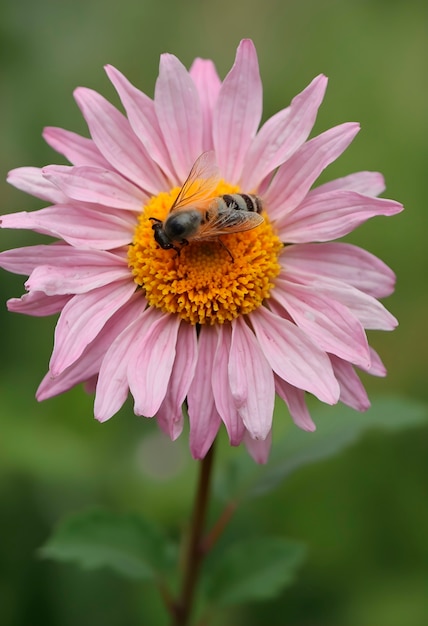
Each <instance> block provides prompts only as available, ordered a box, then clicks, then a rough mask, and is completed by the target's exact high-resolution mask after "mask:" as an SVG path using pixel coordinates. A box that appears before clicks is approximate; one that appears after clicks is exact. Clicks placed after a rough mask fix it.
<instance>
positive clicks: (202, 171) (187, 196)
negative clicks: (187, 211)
mask: <svg viewBox="0 0 428 626" xmlns="http://www.w3.org/2000/svg"><path fill="white" fill-rule="evenodd" d="M219 180H220V172H219V169H218V167H217V163H216V160H215V154H214V151H213V150H210V151H209V152H203V153H202V154H201V156H200V157H198V158H197V159H196V161H195V163H194V164H193V167H192V169H191V170H190V174H189V176H188V177H187V179H186V180H185V182H184V185H183V186H182V188H181V189H180V191H179V192H178V196H177V197H176V199H175V200H174V204H173V205H172V207H171V209H170V213H174V212H175V211H179V210H180V209H183V208H185V207H189V206H193V207H195V208H201V205H202V206H204V205H206V202H207V200H210V199H211V198H212V196H213V191H214V189H215V188H216V187H217V184H218V181H219Z"/></svg>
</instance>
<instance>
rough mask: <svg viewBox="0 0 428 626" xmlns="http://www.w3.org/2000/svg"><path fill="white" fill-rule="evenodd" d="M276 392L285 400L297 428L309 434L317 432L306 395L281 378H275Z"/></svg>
mask: <svg viewBox="0 0 428 626" xmlns="http://www.w3.org/2000/svg"><path fill="white" fill-rule="evenodd" d="M275 391H276V393H277V394H278V395H279V397H280V398H282V400H284V402H285V404H286V405H287V408H288V410H289V412H290V415H291V418H292V420H293V422H294V423H295V424H296V426H298V427H299V428H301V429H302V430H306V431H308V432H313V431H314V430H316V426H315V424H314V423H313V421H312V418H311V416H310V413H309V411H308V407H307V406H306V401H305V393H304V392H303V391H302V390H301V389H297V387H293V385H289V384H288V383H287V382H286V381H285V380H283V379H282V378H280V377H279V376H275Z"/></svg>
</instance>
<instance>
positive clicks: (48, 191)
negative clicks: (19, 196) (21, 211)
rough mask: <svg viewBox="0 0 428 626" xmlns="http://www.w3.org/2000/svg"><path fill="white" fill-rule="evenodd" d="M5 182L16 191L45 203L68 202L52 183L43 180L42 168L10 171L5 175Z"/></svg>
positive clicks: (22, 168) (24, 168)
mask: <svg viewBox="0 0 428 626" xmlns="http://www.w3.org/2000/svg"><path fill="white" fill-rule="evenodd" d="M7 182H8V183H10V184H11V185H13V186H14V187H16V188H17V189H20V190H21V191H25V193H29V194H31V195H32V196H35V197H36V198H41V199H42V200H46V201H47V202H52V203H54V204H55V203H57V202H67V200H68V198H67V196H66V195H64V193H62V192H61V191H60V190H59V189H58V187H57V186H56V185H55V184H54V183H52V182H51V181H49V180H47V179H46V178H45V176H44V175H43V170H42V168H39V167H18V168H16V169H14V170H11V171H10V172H9V174H8V175H7Z"/></svg>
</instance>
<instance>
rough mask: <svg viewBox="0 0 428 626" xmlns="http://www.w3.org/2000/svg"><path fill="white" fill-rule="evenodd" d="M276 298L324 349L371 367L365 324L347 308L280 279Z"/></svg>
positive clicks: (355, 362)
mask: <svg viewBox="0 0 428 626" xmlns="http://www.w3.org/2000/svg"><path fill="white" fill-rule="evenodd" d="M272 297H273V298H275V300H277V301H278V302H279V303H280V304H281V305H282V306H283V307H284V308H285V309H286V311H287V312H288V313H289V315H291V317H292V318H293V320H294V321H295V323H296V324H297V326H299V328H301V329H302V330H304V331H305V333H306V334H307V335H308V337H310V338H311V341H313V342H314V343H316V345H317V346H319V347H320V348H321V349H322V350H325V352H331V353H332V354H336V355H337V356H339V357H341V358H342V359H345V360H346V361H350V362H351V363H354V364H356V365H359V366H362V367H367V366H368V365H369V364H370V354H369V346H368V343H367V337H366V334H365V332H364V328H363V326H362V324H361V323H360V322H359V321H358V319H357V318H356V317H354V315H352V313H351V312H350V311H349V309H348V308H347V307H346V306H344V305H343V304H341V303H340V302H338V301H336V300H335V299H333V298H332V297H330V295H329V294H324V293H323V292H322V291H320V290H319V289H315V288H313V287H308V286H307V285H299V284H296V283H293V282H290V281H287V280H278V279H277V281H276V288H275V290H274V292H273V293H272ZM367 297H368V296H367Z"/></svg>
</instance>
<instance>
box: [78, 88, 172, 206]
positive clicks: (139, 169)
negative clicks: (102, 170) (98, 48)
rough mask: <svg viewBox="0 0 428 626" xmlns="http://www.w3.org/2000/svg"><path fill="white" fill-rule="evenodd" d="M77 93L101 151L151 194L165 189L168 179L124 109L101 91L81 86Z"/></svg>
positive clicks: (115, 165)
mask: <svg viewBox="0 0 428 626" xmlns="http://www.w3.org/2000/svg"><path fill="white" fill-rule="evenodd" d="M74 97H75V99H76V102H77V104H78V105H79V108H80V110H81V111H82V113H83V116H84V118H85V120H86V122H87V124H88V127H89V130H90V132H91V136H92V138H93V140H94V142H95V144H96V145H97V147H98V149H99V150H100V152H101V154H102V155H103V156H104V157H105V158H106V159H107V161H108V162H109V163H111V164H112V165H113V167H114V168H115V169H116V170H117V171H118V172H120V173H121V174H122V175H123V176H125V177H126V178H128V179H129V180H130V181H131V182H133V183H134V184H135V185H137V186H138V187H140V189H144V190H145V191H147V192H148V194H149V195H152V194H156V193H159V191H162V190H164V189H165V187H166V186H167V185H166V180H165V177H164V176H163V175H162V173H161V171H160V169H159V167H158V166H157V165H156V163H155V162H154V161H153V159H152V158H151V157H150V156H149V154H148V152H147V150H146V148H145V147H144V146H143V145H142V144H141V142H140V141H139V139H138V138H137V137H136V136H135V134H134V132H133V131H132V128H131V126H130V124H129V122H128V120H127V119H126V117H125V116H124V115H122V113H120V112H119V111H118V110H117V109H116V108H115V107H114V106H113V105H112V104H110V102H108V101H107V100H105V98H103V97H102V96H101V95H100V94H99V93H97V92H96V91H92V89H85V88H83V87H80V88H79V89H76V90H75V92H74Z"/></svg>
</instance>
